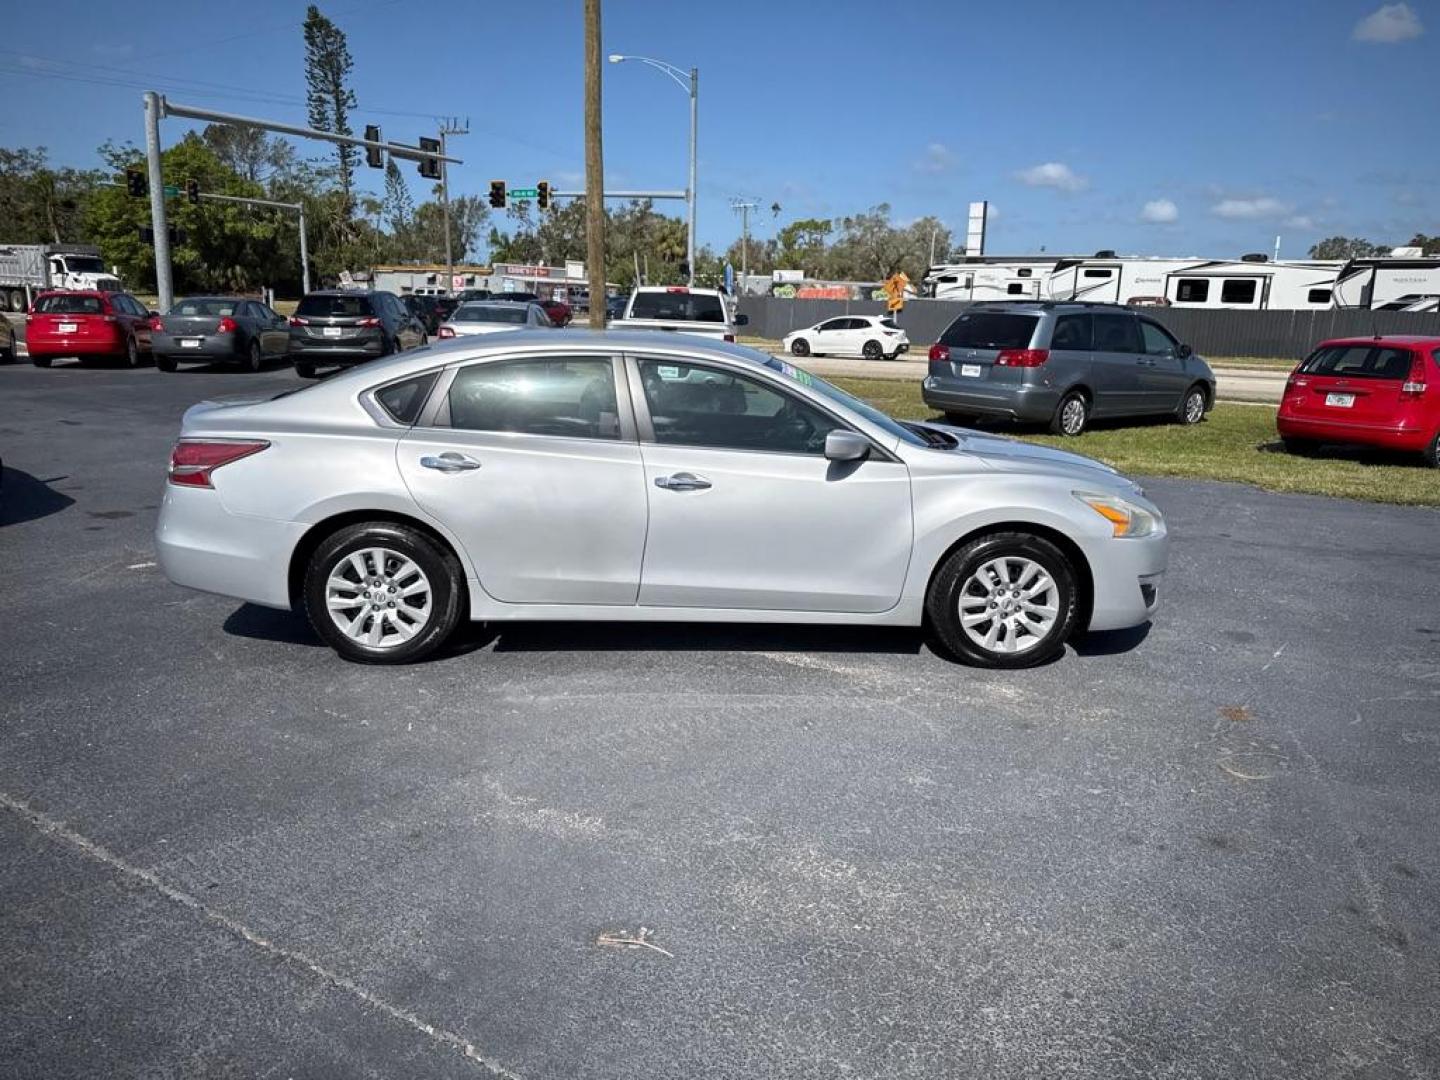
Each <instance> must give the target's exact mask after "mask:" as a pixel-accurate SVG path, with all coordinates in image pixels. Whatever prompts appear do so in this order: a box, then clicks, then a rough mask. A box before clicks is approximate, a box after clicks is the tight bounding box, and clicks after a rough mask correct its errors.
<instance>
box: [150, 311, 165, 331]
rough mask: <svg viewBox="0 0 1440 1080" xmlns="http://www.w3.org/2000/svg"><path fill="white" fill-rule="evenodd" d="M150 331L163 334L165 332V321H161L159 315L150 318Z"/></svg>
mask: <svg viewBox="0 0 1440 1080" xmlns="http://www.w3.org/2000/svg"><path fill="white" fill-rule="evenodd" d="M150 329H151V330H155V331H158V332H159V333H162V334H163V333H164V332H165V321H164V320H163V319H161V318H160V316H159V315H155V316H152V317H151V319H150Z"/></svg>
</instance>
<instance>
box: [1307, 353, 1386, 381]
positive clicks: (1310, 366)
mask: <svg viewBox="0 0 1440 1080" xmlns="http://www.w3.org/2000/svg"><path fill="white" fill-rule="evenodd" d="M1300 370H1301V371H1303V372H1304V373H1305V374H1306V375H1331V376H1334V377H1335V378H1340V379H1403V378H1405V377H1406V376H1408V375H1409V374H1410V351H1409V350H1408V349H1395V348H1386V347H1384V346H1374V345H1331V346H1328V347H1326V348H1323V349H1316V350H1315V351H1314V352H1313V353H1311V354H1310V356H1309V357H1308V358H1307V359H1306V361H1305V363H1304V364H1303V365H1302V366H1301V368H1300Z"/></svg>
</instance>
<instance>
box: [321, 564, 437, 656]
mask: <svg viewBox="0 0 1440 1080" xmlns="http://www.w3.org/2000/svg"><path fill="white" fill-rule="evenodd" d="M325 607H326V608H327V609H328V610H329V612H330V621H331V622H333V623H334V624H335V626H336V628H337V629H339V631H340V632H341V633H342V634H344V635H345V636H346V637H347V638H349V639H350V640H351V641H353V642H355V643H356V644H357V645H364V646H366V647H367V648H371V649H396V648H399V647H400V646H401V645H404V644H405V643H406V642H407V641H409V640H411V639H412V638H414V637H415V635H416V634H418V633H419V632H420V631H421V630H423V629H424V628H425V626H426V624H428V623H429V622H430V617H431V613H432V611H433V609H434V593H433V591H432V590H431V588H430V579H429V578H428V577H426V576H425V571H423V570H421V569H420V566H419V564H418V563H416V562H415V560H414V559H412V558H410V557H409V556H408V555H403V554H401V553H400V552H398V551H394V550H392V549H391V548H384V547H371V548H362V549H360V550H358V551H352V552H350V553H349V554H347V555H345V556H343V557H342V558H340V559H339V560H338V561H337V562H336V563H335V564H334V565H333V566H332V567H331V568H330V576H329V577H328V578H327V579H326V581H325Z"/></svg>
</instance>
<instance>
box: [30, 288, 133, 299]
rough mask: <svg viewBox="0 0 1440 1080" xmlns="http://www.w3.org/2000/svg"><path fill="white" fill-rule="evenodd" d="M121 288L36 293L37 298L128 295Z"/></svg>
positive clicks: (54, 290)
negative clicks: (115, 289)
mask: <svg viewBox="0 0 1440 1080" xmlns="http://www.w3.org/2000/svg"><path fill="white" fill-rule="evenodd" d="M129 295H130V294H129V293H128V292H125V291H124V290H123V289H120V290H117V291H115V292H107V291H106V290H105V289H46V290H45V291H44V292H42V293H39V294H37V295H36V297H35V299H36V300H39V299H40V298H41V297H42V296H129Z"/></svg>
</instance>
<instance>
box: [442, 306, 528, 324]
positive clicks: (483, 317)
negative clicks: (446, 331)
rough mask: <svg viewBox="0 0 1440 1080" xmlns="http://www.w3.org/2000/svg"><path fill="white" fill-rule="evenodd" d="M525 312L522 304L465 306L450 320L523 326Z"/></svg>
mask: <svg viewBox="0 0 1440 1080" xmlns="http://www.w3.org/2000/svg"><path fill="white" fill-rule="evenodd" d="M526 310H527V309H526V308H525V306H524V305H523V304H515V305H513V306H509V305H506V306H502V305H500V304H486V305H485V306H483V307H482V306H481V305H479V304H465V305H464V306H462V307H461V308H460V310H459V311H457V312H455V314H454V315H452V316H450V318H451V320H452V321H454V322H503V323H515V324H516V325H517V326H523V325H524V324H525V312H526Z"/></svg>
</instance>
